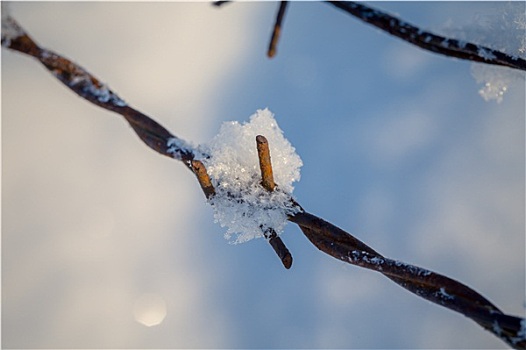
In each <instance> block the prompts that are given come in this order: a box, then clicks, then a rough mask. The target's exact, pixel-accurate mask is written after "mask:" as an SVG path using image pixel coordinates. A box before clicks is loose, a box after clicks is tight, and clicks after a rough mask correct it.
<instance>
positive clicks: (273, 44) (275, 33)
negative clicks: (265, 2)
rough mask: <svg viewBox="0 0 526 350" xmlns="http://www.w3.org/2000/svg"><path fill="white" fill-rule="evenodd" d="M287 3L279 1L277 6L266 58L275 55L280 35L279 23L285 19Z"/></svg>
mask: <svg viewBox="0 0 526 350" xmlns="http://www.w3.org/2000/svg"><path fill="white" fill-rule="evenodd" d="M287 5H288V1H281V2H280V4H279V9H278V14H277V15H276V22H275V23H274V29H273V30H272V37H271V38H270V44H269V46H268V51H267V56H268V57H269V58H272V57H274V56H275V55H276V51H277V46H278V40H279V36H280V34H281V23H282V22H283V18H284V17H285V11H286V10H287Z"/></svg>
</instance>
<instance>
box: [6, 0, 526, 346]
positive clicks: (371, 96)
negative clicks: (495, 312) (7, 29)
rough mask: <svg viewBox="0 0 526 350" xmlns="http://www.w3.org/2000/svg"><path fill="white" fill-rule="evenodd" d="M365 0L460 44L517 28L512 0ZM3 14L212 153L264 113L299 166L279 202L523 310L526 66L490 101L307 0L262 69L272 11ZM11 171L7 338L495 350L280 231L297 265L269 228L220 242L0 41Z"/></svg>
mask: <svg viewBox="0 0 526 350" xmlns="http://www.w3.org/2000/svg"><path fill="white" fill-rule="evenodd" d="M372 5H373V6H375V7H377V8H379V9H383V10H386V11H389V12H391V13H394V14H397V15H399V16H400V17H402V18H404V19H405V20H407V21H409V22H411V23H413V24H415V25H418V26H421V27H423V28H424V29H430V30H433V31H435V32H438V33H457V34H458V35H459V36H461V35H466V33H467V34H468V35H473V36H475V37H476V38H473V40H475V39H477V40H481V41H485V40H486V41H491V40H492V38H493V40H494V37H506V36H505V35H503V34H502V33H503V32H502V30H503V29H502V28H508V29H509V27H510V23H509V21H505V20H504V19H507V17H504V16H503V15H502V13H504V12H503V11H504V9H505V8H506V6H509V5H508V4H507V3H492V2H469V3H468V2H465V3H464V2H462V3H461V2H430V3H421V2H406V3H383V2H382V3H380V2H378V3H374V4H372ZM522 5H524V4H523V3H522ZM514 6H515V7H514V8H513V9H514V10H515V11H516V10H517V6H520V5H517V3H515V5H514ZM11 10H12V14H13V16H14V17H15V18H16V19H17V20H18V21H19V22H20V23H21V25H22V26H23V27H24V28H25V29H26V30H27V31H28V32H29V33H30V34H31V35H32V36H33V37H34V38H35V40H36V41H37V42H39V43H40V44H41V45H43V46H44V47H47V48H49V49H51V50H54V51H56V52H58V53H61V54H63V55H65V56H66V57H69V58H71V59H73V60H74V61H76V62H77V63H79V64H80V65H82V66H84V67H85V68H86V69H87V70H89V71H90V72H92V73H93V74H94V75H95V76H97V77H99V78H100V79H101V80H103V81H105V82H106V83H107V84H108V85H109V86H110V87H111V88H112V89H113V90H115V91H116V92H117V93H118V94H119V95H120V96H121V97H122V98H124V99H125V100H126V101H127V102H128V103H130V104H131V105H133V106H135V107H136V108H137V109H139V110H141V111H142V112H144V113H146V114H148V115H149V116H151V117H152V118H154V119H156V120H157V121H158V122H160V123H161V124H162V125H163V126H165V127H166V128H168V129H169V130H170V131H171V132H172V133H174V134H175V135H177V136H179V137H181V138H184V139H185V140H188V141H192V142H194V143H196V144H197V143H202V142H207V141H208V140H209V139H211V138H212V137H213V136H214V135H215V134H216V133H217V132H218V130H219V127H220V125H221V123H223V122H224V121H229V120H238V121H246V120H248V118H249V116H250V115H252V114H253V113H254V112H255V111H256V110H257V109H260V108H265V107H268V108H269V109H270V110H271V111H272V112H274V113H275V118H276V120H277V121H278V123H279V125H280V127H281V129H283V131H284V133H285V136H286V137H287V138H288V139H289V141H290V142H291V143H292V145H293V146H294V147H295V148H296V151H297V153H298V154H299V155H300V156H301V158H302V160H303V163H304V166H303V168H302V174H301V175H302V179H301V181H300V182H299V183H298V184H297V185H296V189H295V192H294V194H295V196H296V198H297V199H298V201H299V202H300V203H301V205H302V206H303V207H304V208H305V209H306V210H308V211H309V212H312V213H314V214H316V215H318V216H320V217H323V218H324V219H326V220H328V221H330V222H332V223H334V224H336V225H338V226H340V227H342V228H343V229H345V230H347V231H349V232H351V233H352V234H354V235H355V236H356V237H357V238H359V239H361V240H362V241H364V242H365V243H367V244H368V245H370V246H372V247H373V248H374V249H376V250H377V251H379V252H381V253H382V254H384V255H385V256H387V257H390V258H393V259H397V260H401V261H404V262H408V263H413V264H415V265H418V266H421V267H425V268H428V269H431V270H433V271H436V272H439V273H441V274H444V275H446V276H449V277H451V278H454V279H457V280H459V281H461V282H463V283H465V284H467V285H468V286H470V287H472V288H473V289H475V290H476V291H478V292H480V293H481V294H482V295H484V296H485V297H487V298H488V299H489V300H491V301H492V302H494V303H495V304H496V305H497V306H498V307H500V308H501V309H502V310H503V311H505V312H507V313H510V314H514V315H521V314H522V315H524V305H525V290H524V285H525V277H524V276H525V268H524V265H525V264H524V258H525V248H524V246H525V238H524V225H525V221H524V211H525V204H524V193H525V187H524V169H525V163H524V159H525V151H524V150H525V147H524V137H525V136H524V135H525V132H524V131H525V127H524V126H525V124H524V116H525V101H524V96H525V88H524V74H523V73H510V70H508V69H503V70H500V71H497V72H496V73H494V74H495V75H497V76H504V77H507V78H508V79H509V82H508V91H507V92H506V94H505V95H504V99H503V101H502V102H501V103H497V102H495V101H494V100H493V101H485V100H484V99H483V98H482V97H481V96H480V95H479V93H478V90H479V89H481V88H482V86H483V84H481V83H478V82H477V81H476V80H475V78H474V77H473V75H472V71H473V70H476V69H477V68H473V66H472V64H471V63H469V62H464V61H459V60H456V59H450V58H446V57H442V56H438V55H435V54H432V53H429V52H425V51H423V50H420V49H418V48H416V47H413V46H411V45H409V44H406V43H404V42H402V41H400V40H398V39H395V38H393V37H390V36H388V35H386V34H385V33H382V32H380V31H379V30H377V29H375V28H373V27H370V26H368V25H366V24H363V23H362V22H360V21H358V20H356V19H354V18H352V17H350V16H348V15H347V14H345V13H343V12H341V11H339V10H337V9H336V8H333V7H331V6H328V5H326V4H320V3H296V2H295V3H292V4H291V5H290V6H289V8H288V12H287V15H286V17H285V23H284V28H283V31H282V36H281V40H280V43H279V46H278V53H277V56H276V57H274V58H273V59H268V58H267V57H266V55H265V51H266V48H267V45H268V40H269V36H270V31H271V27H272V25H273V23H274V16H275V12H276V11H277V6H276V4H275V3H236V4H229V5H226V6H224V7H223V8H220V9H218V8H215V7H212V6H211V5H209V4H207V3H184V4H183V3H134V4H131V3H68V2H65V3H47V2H46V3H34V2H33V3H13V4H12V6H11ZM462 28H464V29H466V28H469V30H467V29H466V30H465V31H464V32H463V31H462ZM473 28H475V30H473ZM508 33H509V35H510V36H512V35H514V34H516V33H517V31H509V32H508ZM519 33H520V32H519ZM506 38H508V37H506ZM507 40H509V41H507V42H506V44H507V45H509V42H513V38H512V39H509V38H508V39H507ZM2 165H3V166H2V247H3V249H2V331H3V332H2V333H3V339H2V341H3V346H4V347H9V348H17V347H18V348H41V347H46V348H59V347H67V348H80V347H82V348H101V347H111V348H188V347H200V348H204V347H206V348H218V347H222V348H278V347H281V348H283V347H285V348H504V347H505V344H504V343H502V342H501V341H500V340H498V339H496V338H495V337H494V336H492V335H491V334H490V333H488V332H486V331H484V330H482V329H481V328H480V327H478V326H477V325H476V324H475V323H474V322H473V321H471V320H469V319H467V318H465V317H464V316H462V315H460V314H457V313H454V312H452V311H449V310H447V309H444V308H442V307H439V306H437V305H434V304H431V303H429V302H427V301H425V300H423V299H420V298H418V297H416V296H414V295H413V294H411V293H409V292H407V291H406V290H404V289H402V288H400V287H399V286H397V285H396V284H394V283H392V282H391V281H389V280H388V279H386V278H385V277H383V276H382V275H380V274H377V273H375V272H371V271H367V270H363V269H360V268H358V267H354V266H351V265H346V264H344V263H342V262H339V261H337V260H334V259H332V258H330V257H328V256H326V255H324V254H323V253H321V252H319V251H318V250H317V249H316V248H315V247H314V246H312V245H311V244H310V243H309V242H308V241H307V239H306V238H305V237H303V235H302V233H301V232H300V231H299V229H298V228H297V227H295V226H293V225H292V224H289V225H287V227H286V229H285V232H284V234H283V236H282V237H283V240H284V241H285V243H286V244H287V246H288V247H289V249H290V250H291V252H292V255H293V257H294V264H293V266H292V269H291V270H285V269H284V268H283V267H282V266H281V264H280V262H279V260H278V259H277V257H276V256H275V254H274V252H273V251H272V250H271V249H270V247H269V246H268V244H267V243H266V242H264V241H263V240H253V241H250V242H248V243H245V244H241V245H230V244H228V242H227V241H225V240H224V238H223V234H224V230H225V229H224V228H221V227H220V226H219V225H217V224H215V223H214V221H213V213H212V210H211V208H209V207H208V206H207V205H206V202H205V200H204V196H203V194H202V193H201V192H200V189H199V186H198V184H197V182H196V181H195V179H194V177H193V175H192V174H191V173H190V172H189V171H188V170H187V169H186V168H185V167H184V166H183V165H182V164H180V163H177V162H175V161H171V160H170V159H169V158H166V157H162V156H159V155H158V154H156V153H154V152H152V151H151V150H149V149H148V148H147V147H145V146H144V145H143V144H142V143H141V142H140V140H139V139H138V138H137V137H136V136H135V135H134V133H133V131H132V130H131V128H130V127H129V126H127V125H126V124H125V122H123V120H122V118H120V117H119V116H118V115H115V114H112V113H110V112H107V111H104V110H102V109H100V108H98V107H96V106H93V105H90V104H89V103H87V102H85V101H83V100H81V99H80V98H78V97H77V96H76V95H74V94H72V93H71V92H70V91H68V90H67V89H65V88H64V87H63V86H62V85H61V84H59V83H58V82H57V81H56V80H55V79H54V78H53V77H52V76H51V75H50V74H49V73H48V72H47V71H46V70H45V69H43V68H42V67H41V66H40V65H39V64H38V63H37V62H35V61H33V60H32V59H30V58H28V57H24V56H22V55H20V54H16V53H12V52H9V51H6V50H5V49H2ZM148 295H155V297H156V300H159V299H160V300H162V301H163V302H164V306H165V311H166V317H165V318H164V319H163V321H162V322H161V323H160V324H159V325H157V326H153V327H145V326H144V325H142V324H140V323H139V322H137V320H136V319H135V316H134V307H135V308H137V305H138V301H140V300H143V299H144V297H145V296H148Z"/></svg>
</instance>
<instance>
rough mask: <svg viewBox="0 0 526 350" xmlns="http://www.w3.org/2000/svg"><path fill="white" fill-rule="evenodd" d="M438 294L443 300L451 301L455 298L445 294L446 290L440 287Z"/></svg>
mask: <svg viewBox="0 0 526 350" xmlns="http://www.w3.org/2000/svg"><path fill="white" fill-rule="evenodd" d="M439 294H440V296H441V297H442V298H443V299H448V300H451V299H454V298H455V297H454V296H452V295H451V294H449V293H447V292H446V289H445V288H444V287H441V288H440V291H439Z"/></svg>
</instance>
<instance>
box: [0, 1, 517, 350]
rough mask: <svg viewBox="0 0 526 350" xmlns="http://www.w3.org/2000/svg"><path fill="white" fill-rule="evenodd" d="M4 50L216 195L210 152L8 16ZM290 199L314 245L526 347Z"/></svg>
mask: <svg viewBox="0 0 526 350" xmlns="http://www.w3.org/2000/svg"><path fill="white" fill-rule="evenodd" d="M284 4H285V2H282V3H281V6H280V12H281V13H282V15H281V19H280V21H281V20H282V18H283V14H284V11H285V6H286V5H284ZM360 6H361V5H360ZM4 22H5V23H4ZM276 22H278V21H276ZM278 34H279V31H278ZM2 46H4V47H6V48H9V49H11V50H15V51H18V52H21V53H24V54H26V55H29V56H32V57H34V58H36V59H37V60H38V61H40V62H41V63H42V64H43V65H44V66H45V67H46V68H47V69H48V70H49V71H50V72H51V73H52V74H53V75H54V76H55V77H56V78H57V79H59V80H60V81H61V82H62V83H64V84H65V85H66V86H67V87H69V88H70V89H71V90H73V91H74V92H75V93H77V94H78V95H79V96H81V97H83V98H85V99H86V100H88V101H89V102H91V103H93V104H95V105H97V106H99V107H102V108H104V109H107V110H109V111H112V112H116V113H118V114H120V115H121V116H123V117H124V119H126V121H127V122H128V123H129V124H130V125H131V127H132V128H133V130H134V131H135V133H136V134H137V135H138V136H139V138H140V139H141V140H142V141H143V142H144V143H145V144H146V145H148V146H149V147H150V148H152V149H153V150H154V151H156V152H158V153H160V154H163V155H165V156H168V157H170V158H174V159H177V160H180V161H182V162H183V164H184V165H185V166H186V167H187V168H188V169H190V170H192V171H193V172H194V174H195V175H196V177H197V179H198V181H199V183H200V185H201V188H202V190H203V192H204V193H205V195H206V197H207V198H211V197H213V196H214V193H215V190H214V187H213V185H212V183H211V182H210V179H209V177H208V174H207V172H206V169H205V167H204V165H203V164H202V163H201V162H200V161H199V159H204V158H206V157H207V155H206V154H203V153H201V151H199V150H197V149H196V148H194V147H192V146H190V145H189V144H188V143H187V142H185V141H184V140H182V139H180V138H178V137H177V136H174V135H173V134H171V133H170V132H169V131H168V130H167V129H165V128H164V127H163V126H161V125H160V124H159V123H157V122H156V121H154V120H153V119H151V118H150V117H148V116H147V115H145V114H143V113H141V112H139V111H138V110H136V109H135V108H133V107H131V106H130V105H129V104H128V103H127V102H125V101H124V100H123V99H121V98H120V97H119V96H118V95H117V94H116V93H114V92H113V91H112V90H110V89H109V87H108V86H107V85H106V84H104V83H102V82H101V81H100V80H99V79H97V78H95V77H94V76H93V75H92V74H90V73H89V72H87V71H86V70H85V69H84V68H82V67H80V66H79V65H77V64H76V63H74V62H72V61H71V60H69V59H67V58H65V57H63V56H61V55H59V54H56V53H54V52H52V51H50V50H47V49H45V48H42V47H40V46H39V45H37V44H36V43H35V42H34V41H33V40H32V39H31V38H30V37H29V35H28V34H27V33H26V32H25V31H24V30H23V28H22V27H21V26H20V25H19V24H18V23H17V22H16V21H15V20H14V19H13V18H12V17H9V16H8V17H6V18H5V19H4V18H3V23H2ZM255 141H256V142H255V143H256V145H257V147H258V155H259V159H260V167H261V175H262V186H264V188H265V189H266V190H268V191H272V190H273V188H274V181H273V178H272V165H271V162H270V153H269V151H268V142H267V141H266V139H265V138H264V137H263V136H258V138H257V139H256V140H255ZM290 201H291V204H292V205H293V206H294V207H295V208H296V209H297V210H296V212H295V213H294V214H293V215H290V216H289V217H288V220H289V221H291V222H293V223H295V224H297V225H298V226H299V228H300V229H301V231H302V232H303V233H304V234H305V236H306V237H307V238H308V239H309V241H310V242H312V244H314V245H315V246H316V247H317V248H318V249H320V250H321V251H322V252H324V253H326V254H328V255H330V256H332V257H334V258H336V259H339V260H342V261H344V262H346V263H349V264H353V265H356V266H359V267H363V268H366V269H370V270H374V271H377V272H380V273H382V274H383V275H385V276H386V277H388V278H389V279H391V280H392V281H394V282H395V283H397V284H399V285H400V286H402V287H404V288H405V289H407V290H408V291H410V292H412V293H414V294H416V295H418V296H420V297H422V298H424V299H427V300H429V301H431V302H433V303H436V304H438V305H441V306H444V307H446V308H448V309H451V310H453V311H456V312H459V313H461V314H463V315H464V316H466V317H468V318H470V319H472V320H473V321H475V322H476V323H477V324H479V325H480V326H481V327H483V328H484V329H486V330H488V331H489V332H491V333H493V334H494V335H495V336H497V337H498V338H500V339H501V340H503V341H504V342H506V343H507V344H508V345H510V346H511V347H513V348H517V349H524V348H526V320H525V319H523V318H520V317H516V316H511V315H507V314H504V313H503V312H502V311H501V310H500V309H499V308H497V307H496V306H495V305H493V304H492V303H491V302H490V301H488V300H487V299H486V298H484V297H483V296H482V295H480V294H479V293H477V292H476V291H474V290H473V289H471V288H469V287H467V286H466V285H464V284H462V283H460V282H458V281H455V280H453V279H451V278H448V277H446V276H443V275H440V274H438V273H435V272H432V271H430V270H427V269H423V268H420V267H417V266H414V265H410V264H406V263H403V262H400V261H396V260H392V259H389V258H386V257H384V256H382V255H381V254H379V253H378V252H376V251H375V250H374V249H372V248H371V247H369V246H367V245H366V244H365V243H363V242H361V241H360V240H358V239H357V238H355V237H354V236H352V235H351V234H349V233H347V232H345V231H344V230H342V229H340V228H338V227H336V226H334V225H333V224H331V223H329V222H327V221H325V220H323V219H321V218H319V217H317V216H315V215H313V214H310V213H308V212H307V211H305V210H304V209H303V208H302V207H301V206H300V205H299V204H298V203H297V202H295V201H294V199H292V198H290ZM265 236H266V238H267V240H268V241H269V242H270V244H271V246H272V247H273V248H274V250H275V251H276V253H277V254H278V256H279V257H280V259H281V261H282V263H283V265H284V266H285V267H286V268H290V266H291V264H292V256H291V255H290V252H289V251H288V249H287V248H286V246H285V245H284V243H283V242H282V240H281V238H280V237H278V236H277V235H276V234H275V232H273V230H272V229H271V228H270V229H269V230H268V231H267V232H266V234H265Z"/></svg>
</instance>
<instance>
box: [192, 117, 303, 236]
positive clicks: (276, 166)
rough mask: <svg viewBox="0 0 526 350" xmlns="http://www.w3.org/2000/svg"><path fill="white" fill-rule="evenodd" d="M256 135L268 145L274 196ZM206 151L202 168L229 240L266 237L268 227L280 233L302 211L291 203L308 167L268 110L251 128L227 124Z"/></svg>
mask: <svg viewBox="0 0 526 350" xmlns="http://www.w3.org/2000/svg"><path fill="white" fill-rule="evenodd" d="M257 135H263V136H265V137H266V138H267V140H268V144H269V149H270V156H271V162H272V169H273V173H274V181H275V183H276V185H277V187H276V189H275V190H274V191H273V192H268V191H266V190H265V189H264V188H263V187H262V186H261V184H260V181H261V171H260V168H259V158H258V155H257V148H256V136H257ZM201 149H203V151H204V153H205V154H208V155H209V157H208V158H205V159H203V163H204V164H205V167H206V169H207V172H208V175H209V176H210V179H211V181H212V184H213V185H214V187H215V190H216V195H215V196H214V197H213V198H211V199H210V204H212V206H213V208H214V218H215V220H216V222H218V223H219V224H220V225H221V226H223V227H227V232H226V233H225V238H226V239H229V240H231V241H232V242H233V243H242V242H246V241H249V240H251V239H254V238H259V237H264V236H265V232H266V230H267V229H269V228H272V229H274V230H275V231H276V233H278V234H280V233H281V232H282V231H283V228H284V226H285V224H286V221H287V215H288V214H293V213H295V212H297V210H298V209H297V208H296V207H294V205H293V204H292V203H291V202H290V198H291V195H292V191H293V189H294V187H293V183H294V182H296V181H299V179H300V167H301V166H302V165H303V164H302V161H301V159H300V157H299V156H298V155H297V154H296V152H295V149H294V147H292V145H291V144H290V142H289V141H288V140H287V139H285V137H284V136H283V131H281V129H280V128H279V126H278V124H277V122H276V120H275V119H274V116H273V114H272V113H271V112H270V111H269V110H268V109H264V110H258V111H257V112H256V113H255V114H254V115H252V116H251V117H250V122H248V123H243V124H240V123H238V122H235V121H234V122H225V123H223V125H222V127H221V129H220V131H219V134H218V135H216V136H215V137H214V138H213V139H212V140H211V141H210V142H209V143H208V144H207V145H204V146H201Z"/></svg>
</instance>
